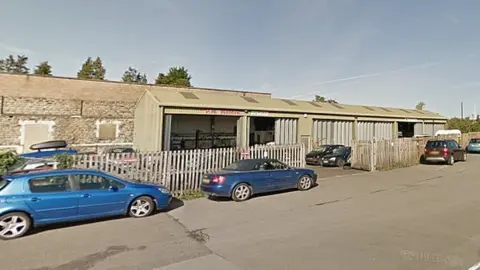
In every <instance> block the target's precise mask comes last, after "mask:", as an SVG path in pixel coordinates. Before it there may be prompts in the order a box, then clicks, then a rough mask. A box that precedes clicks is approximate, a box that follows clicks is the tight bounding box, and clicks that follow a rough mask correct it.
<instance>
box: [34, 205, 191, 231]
mask: <svg viewBox="0 0 480 270" xmlns="http://www.w3.org/2000/svg"><path fill="white" fill-rule="evenodd" d="M182 206H184V202H183V201H182V200H180V199H177V198H175V197H174V198H173V199H172V201H171V202H170V205H169V206H168V207H167V208H166V209H163V210H159V211H155V212H153V213H152V214H151V215H150V216H148V217H145V218H151V217H153V216H156V215H158V214H162V213H168V212H170V211H173V210H175V209H178V208H180V207H182ZM124 218H130V217H128V216H122V215H118V216H109V217H104V218H96V219H89V220H81V221H75V222H62V223H55V224H50V225H45V226H41V227H37V228H33V229H32V230H31V231H30V232H29V233H28V235H27V236H30V235H35V234H39V233H42V232H45V231H51V230H57V229H63V228H68V227H75V226H81V225H86V224H91V223H97V222H106V221H111V220H120V219H124Z"/></svg>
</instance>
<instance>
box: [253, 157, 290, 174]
mask: <svg viewBox="0 0 480 270" xmlns="http://www.w3.org/2000/svg"><path fill="white" fill-rule="evenodd" d="M287 168H288V167H287V166H286V165H285V164H283V163H281V162H279V161H276V160H266V161H264V162H263V163H260V164H259V169H260V170H261V171H263V170H265V171H271V170H285V169H287Z"/></svg>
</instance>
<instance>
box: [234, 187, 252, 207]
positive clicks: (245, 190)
mask: <svg viewBox="0 0 480 270" xmlns="http://www.w3.org/2000/svg"><path fill="white" fill-rule="evenodd" d="M250 197H252V188H251V187H250V186H249V185H247V184H243V183H242V184H238V185H236V186H235V187H234V188H233V191H232V200H234V201H236V202H243V201H246V200H248V199H250Z"/></svg>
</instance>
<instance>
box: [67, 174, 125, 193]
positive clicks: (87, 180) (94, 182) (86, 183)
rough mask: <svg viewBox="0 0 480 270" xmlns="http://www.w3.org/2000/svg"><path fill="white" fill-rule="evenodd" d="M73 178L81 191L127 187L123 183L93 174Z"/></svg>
mask: <svg viewBox="0 0 480 270" xmlns="http://www.w3.org/2000/svg"><path fill="white" fill-rule="evenodd" d="M72 178H73V182H74V183H75V185H76V186H77V187H78V189H80V190H94V189H109V188H110V186H116V187H117V188H124V187H125V185H124V184H122V183H119V182H117V181H114V180H111V179H107V178H105V177H102V176H98V175H93V174H77V175H72Z"/></svg>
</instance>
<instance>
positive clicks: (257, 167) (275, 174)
mask: <svg viewBox="0 0 480 270" xmlns="http://www.w3.org/2000/svg"><path fill="white" fill-rule="evenodd" d="M316 181H317V174H316V173H315V171H313V170H311V169H301V168H299V169H297V168H291V167H290V166H288V165H286V164H284V163H282V162H280V161H278V160H276V159H245V160H240V161H237V162H234V163H232V164H230V165H229V166H227V167H225V168H223V169H222V170H221V171H219V172H217V173H212V174H207V175H205V176H204V178H203V179H202V184H201V190H202V192H203V193H205V194H207V195H213V196H217V197H229V198H232V199H233V200H234V201H246V200H248V199H249V198H250V197H251V196H252V195H253V194H259V193H266V192H271V191H278V190H286V189H293V188H296V189H299V190H308V189H310V188H311V187H313V186H314V185H315V183H316Z"/></svg>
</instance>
